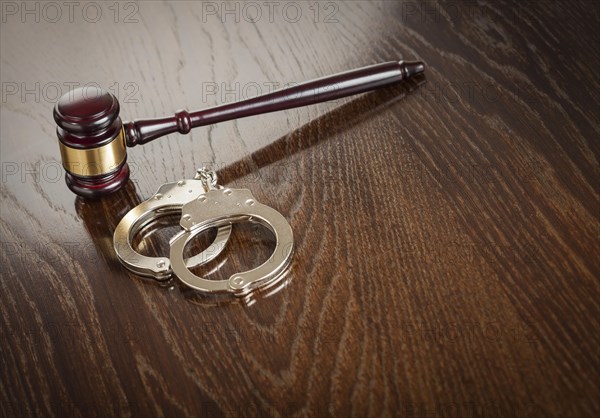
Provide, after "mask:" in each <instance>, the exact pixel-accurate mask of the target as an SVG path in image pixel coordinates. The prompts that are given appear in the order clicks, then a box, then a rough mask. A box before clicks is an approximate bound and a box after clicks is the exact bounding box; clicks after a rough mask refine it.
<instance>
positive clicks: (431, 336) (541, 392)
mask: <svg viewBox="0 0 600 418" xmlns="http://www.w3.org/2000/svg"><path fill="white" fill-rule="evenodd" d="M290 3H293V6H289V4H290ZM36 4H37V6H35V5H36ZM45 4H46V3H38V2H30V3H28V4H27V7H30V9H33V10H35V7H38V8H40V9H39V17H38V19H37V20H39V21H38V22H36V16H35V13H36V12H35V11H34V12H33V13H34V14H33V15H27V14H26V15H22V14H21V12H22V10H20V9H21V8H22V7H25V6H23V4H22V3H21V2H3V3H2V10H3V15H2V18H3V21H2V24H1V25H0V35H1V36H0V39H1V41H0V42H1V44H0V46H1V49H0V54H1V79H2V93H3V95H2V108H1V114H0V116H1V122H0V129H1V131H0V133H1V142H0V144H1V153H2V189H1V199H2V202H1V209H2V214H1V231H2V236H1V238H2V251H1V265H2V279H1V289H0V295H1V296H0V297H1V304H0V324H1V328H0V329H1V334H0V339H1V345H0V350H1V356H0V408H1V411H2V416H11V417H12V416H86V417H87V416H102V417H105V416H143V417H150V416H169V417H175V416H257V417H258V416H260V417H264V416H274V417H279V416H281V417H288V416H339V417H345V416H360V417H362V416H374V417H375V416H414V417H442V416H443V417H447V416H452V417H477V416H483V417H495V416H503V417H504V416H510V417H549V416H551V417H592V416H598V414H600V401H599V394H600V360H599V350H598V347H600V337H599V336H600V326H599V320H600V309H599V303H600V302H599V301H600V298H599V296H600V291H599V290H600V289H599V280H598V279H599V277H600V265H599V263H598V254H599V253H600V245H599V233H600V222H599V218H598V215H599V179H600V173H599V167H598V151H599V142H598V138H599V137H600V135H599V134H600V121H599V107H600V106H599V102H600V99H599V97H598V91H599V88H600V85H599V84H600V82H599V77H598V73H599V71H600V57H599V50H598V45H599V44H600V43H599V40H600V39H599V37H598V35H597V33H598V32H597V31H596V29H597V28H598V27H599V23H600V22H599V15H600V12H599V4H598V2H595V1H578V2H575V1H574V2H552V1H541V2H517V1H514V2H496V1H494V2H489V3H481V4H479V5H477V6H476V5H475V4H474V3H471V2H466V1H465V2H448V3H442V4H438V3H435V2H426V3H416V2H407V3H401V2H395V1H381V2H329V3H319V4H317V7H316V8H317V9H318V10H319V12H320V13H319V14H318V16H316V15H315V6H314V4H313V3H312V2H310V3H309V2H282V3H280V4H279V6H278V7H277V8H276V9H275V10H274V12H273V14H272V15H271V16H269V8H268V7H267V6H265V5H263V3H261V2H257V3H254V4H258V6H259V8H260V9H261V13H262V16H261V18H259V19H257V21H256V22H254V23H251V22H248V21H246V20H250V19H249V18H252V17H254V16H256V11H255V10H251V9H249V8H247V7H246V9H244V3H235V2H232V3H230V4H229V5H230V7H231V9H232V10H234V12H233V13H232V14H231V13H230V14H227V15H225V14H223V11H224V10H223V8H224V7H225V6H224V5H223V4H222V3H221V2H215V3H201V2H184V1H181V2H170V3H160V2H140V3H137V4H134V3H118V4H117V5H116V6H117V7H116V9H117V10H118V11H119V14H118V16H117V15H115V5H114V4H112V3H111V2H109V3H93V4H94V5H96V6H97V8H100V10H101V12H102V16H101V18H100V19H99V20H98V21H97V22H95V23H92V21H93V20H95V19H96V16H97V15H95V14H94V13H93V12H94V10H92V9H91V8H90V7H88V8H86V9H85V12H84V11H83V9H84V6H85V5H84V4H83V3H82V4H79V3H78V4H79V6H77V7H76V8H75V9H74V13H73V16H72V19H70V17H69V13H68V6H65V5H62V3H60V2H59V3H58V4H59V5H62V6H61V7H62V17H60V18H59V19H56V12H55V11H53V10H51V9H50V8H49V7H46V6H45ZM236 4H237V6H235V5H236ZM284 6H286V9H285V10H286V13H287V14H285V13H284V12H283V8H284ZM311 6H312V7H313V8H312V9H311V8H310V7H311ZM44 7H45V8H44ZM91 7H93V6H91ZM110 7H112V9H111V8H110ZM211 7H212V8H215V7H216V8H217V9H221V10H220V12H221V14H220V15H218V14H212V11H213V9H211ZM235 7H237V8H238V10H239V11H240V12H239V15H236V12H235V10H236V9H235ZM15 8H17V9H18V10H17V11H16V12H14V10H15ZM292 8H294V9H292ZM298 9H299V10H301V12H302V16H301V18H300V19H299V21H298V22H295V23H294V22H292V20H294V17H295V14H294V12H295V11H297V10H298ZM244 10H245V11H244ZM54 20H56V21H54ZM70 20H72V21H70ZM115 20H116V22H115ZM236 20H238V22H236ZM396 58H404V59H422V60H424V61H425V62H426V63H427V75H426V82H425V83H424V84H422V85H420V86H417V85H416V84H415V85H404V86H398V87H395V88H390V89H386V90H382V91H378V92H375V93H370V94H366V95H363V96H360V97H355V98H348V99H343V100H339V101H337V102H335V103H325V104H319V105H315V106H311V107H304V108H300V109H293V110H288V111H285V112H280V113H274V114H269V115H264V116H257V117H252V118H248V119H244V120H240V121H237V122H227V123H222V124H219V125H215V126H210V127H206V128H199V129H197V130H195V131H194V132H192V134H191V135H190V136H186V137H183V136H178V135H171V136H169V137H167V138H165V139H161V140H158V141H155V142H153V143H151V144H147V145H144V146H141V147H135V148H134V149H131V150H130V151H129V153H128V158H129V164H130V166H131V168H132V180H131V182H130V183H129V184H128V185H127V187H126V188H125V189H124V190H122V191H120V192H118V193H117V194H114V195H112V196H110V197H109V198H107V199H104V200H102V201H96V202H91V201H84V200H80V199H76V198H75V196H74V195H73V194H71V192H69V190H68V189H67V187H66V186H65V184H64V181H63V174H64V173H63V172H62V171H61V170H60V167H59V163H58V161H60V156H59V152H58V146H57V143H56V141H57V140H56V136H55V125H54V122H53V120H52V107H53V105H54V102H55V101H56V99H57V98H58V97H57V90H58V91H59V92H65V91H67V90H68V89H69V88H70V87H71V86H73V84H74V83H77V84H79V85H82V84H85V83H97V84H99V85H100V86H102V87H104V88H110V89H112V91H113V92H116V95H117V97H118V98H119V100H120V102H121V105H122V115H123V117H124V119H132V118H138V117H158V116H163V115H170V114H172V112H173V111H174V110H176V109H178V108H189V109H198V108H202V107H206V106H212V105H216V104H218V103H223V102H225V101H232V100H235V99H239V98H241V97H247V96H248V95H253V94H256V92H257V91H259V90H260V91H261V92H263V93H264V92H266V91H267V90H268V89H269V88H270V87H271V86H272V85H273V84H272V83H278V85H279V86H282V85H284V84H286V83H293V82H301V81H304V80H308V79H312V78H314V77H318V76H322V75H328V74H333V73H335V72H338V71H343V70H347V69H352V68H357V67H360V66H364V65H369V64H375V63H378V62H385V61H389V60H392V59H396ZM215 87H216V88H218V94H209V93H210V92H211V91H214V88H215ZM257 87H258V89H257ZM225 89H229V93H228V94H222V93H223V92H224V90H225ZM203 164H210V165H211V166H212V167H215V168H217V169H218V174H219V176H220V178H221V183H222V184H227V185H229V186H232V187H247V188H249V189H251V190H252V192H253V193H254V195H255V196H256V197H257V199H258V200H259V201H261V202H263V203H266V204H268V205H270V206H272V207H274V208H276V209H277V210H279V211H280V212H281V213H282V214H283V215H284V216H285V217H286V218H287V219H288V220H289V222H290V224H291V226H292V228H293V230H294V233H295V240H296V242H295V243H296V248H297V251H296V254H295V256H294V261H293V264H292V266H291V269H290V272H289V275H288V276H289V280H288V282H287V283H286V286H285V287H283V288H282V289H280V290H279V291H278V292H276V293H275V294H273V295H258V296H257V297H256V298H255V299H254V300H253V301H252V302H253V303H251V304H243V303H220V304H212V303H210V302H211V301H207V300H206V299H205V298H201V297H199V296H198V295H196V294H193V293H190V292H188V291H185V290H184V289H183V288H182V286H180V285H179V284H178V282H177V281H172V282H170V283H167V284H166V285H156V284H155V283H153V282H152V281H149V280H144V279H141V278H138V277H136V276H135V275H133V274H129V273H127V272H126V270H124V269H123V268H122V267H121V266H120V264H119V263H118V261H117V260H116V258H115V255H114V252H113V250H112V242H111V240H112V232H113V230H114V228H115V226H116V224H117V223H118V221H119V220H120V218H121V217H122V216H123V214H124V213H126V211H127V210H129V209H130V208H131V207H133V206H134V205H136V204H137V203H139V202H140V201H141V200H143V199H145V198H147V197H148V196H150V195H151V194H152V193H154V191H155V190H156V189H157V188H158V186H159V185H161V184H162V183H165V182H172V181H176V180H179V179H182V178H190V177H191V176H193V173H194V171H195V168H196V167H198V166H201V165H203ZM172 221H173V220H172ZM176 231H177V227H175V226H168V224H164V225H163V227H162V228H160V225H158V226H156V227H155V228H154V229H153V230H150V231H148V232H147V235H146V236H145V237H142V238H140V239H139V240H138V241H139V242H138V246H139V248H141V249H142V250H143V251H144V252H145V253H147V254H156V255H157V254H159V253H162V254H165V252H166V250H167V248H168V244H167V240H168V238H169V236H170V235H171V234H173V233H175V232H176ZM272 245H273V242H272V239H271V238H270V236H269V234H267V233H265V232H264V231H263V230H261V229H260V228H255V227H251V226H245V227H241V228H238V229H237V230H236V233H235V237H234V239H233V242H232V243H231V245H230V246H229V247H228V251H227V253H226V255H225V257H224V258H222V259H221V262H223V261H224V265H223V267H222V269H221V270H220V271H219V272H218V273H217V275H221V274H222V275H227V274H230V273H232V272H234V271H236V269H240V268H248V267H252V266H255V265H257V264H258V263H260V262H261V260H262V259H264V258H265V257H267V256H268V252H269V249H270V248H272ZM267 296H268V297H267Z"/></svg>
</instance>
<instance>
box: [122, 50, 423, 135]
mask: <svg viewBox="0 0 600 418" xmlns="http://www.w3.org/2000/svg"><path fill="white" fill-rule="evenodd" d="M423 71H424V65H423V63H421V62H404V61H391V62H386V63H383V64H377V65H372V66H369V67H363V68H359V69H357V70H351V71H346V72H343V73H340V74H335V75H332V76H328V77H323V78H319V79H316V80H312V81H307V82H305V83H301V84H298V85H296V86H293V87H289V88H286V89H282V90H277V91H274V92H272V93H268V94H264V95H262V96H257V97H253V98H251V99H247V100H243V101H240V102H234V103H228V104H224V105H221V106H217V107H213V108H210V109H204V110H199V111H197V112H192V113H188V112H187V111H185V110H179V111H177V112H176V113H175V115H174V116H170V117H165V118H157V119H146V120H134V121H133V122H127V123H125V124H124V129H125V138H126V143H127V146H129V147H133V146H135V145H138V144H145V143H146V142H150V141H152V140H153V139H156V138H159V137H161V136H165V135H168V134H171V133H175V132H179V133H182V134H187V133H188V132H190V130H191V129H192V128H196V127H198V126H205V125H211V124H214V123H218V122H224V121H226V120H232V119H238V118H245V117H247V116H253V115H258V114H262V113H269V112H275V111H278V110H285V109H291V108H294V107H301V106H306V105H311V104H315V103H321V102H326V101H328V100H335V99H340V98H342V97H346V96H351V95H353V94H359V93H364V92H367V91H370V90H374V89H377V88H380V87H384V86H387V85H389V84H393V83H397V82H399V81H401V80H405V79H406V78H408V77H411V76H413V75H416V74H419V73H422V72H423Z"/></svg>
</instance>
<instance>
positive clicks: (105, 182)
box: [54, 61, 425, 198]
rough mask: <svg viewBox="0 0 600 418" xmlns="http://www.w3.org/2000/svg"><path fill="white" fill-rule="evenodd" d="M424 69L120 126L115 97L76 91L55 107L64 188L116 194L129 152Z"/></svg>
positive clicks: (347, 75) (375, 71) (318, 83)
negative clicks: (163, 139)
mask: <svg viewBox="0 0 600 418" xmlns="http://www.w3.org/2000/svg"><path fill="white" fill-rule="evenodd" d="M424 70H425V66H424V64H423V63H422V62H419V61H415V62H404V61H391V62H386V63H383V64H377V65H372V66H369V67H364V68H359V69H356V70H352V71H346V72H343V73H340V74H336V75H332V76H329V77H323V78H319V79H316V80H312V81H307V82H305V83H301V84H298V85H296V86H293V87H289V88H285V89H281V90H277V91H274V92H271V93H268V94H264V95H261V96H257V97H253V98H250V99H246V100H242V101H239V102H233V103H227V104H224V105H220V106H217V107H213V108H209V109H204V110H200V111H197V112H191V113H190V112H187V111H185V110H178V111H177V112H175V114H174V115H173V116H170V117H164V118H156V119H146V120H134V121H132V122H125V123H123V122H121V118H120V117H119V102H118V101H117V98H116V97H115V96H114V95H113V94H111V93H109V92H107V91H104V90H102V89H100V88H98V87H94V86H87V87H82V88H77V89H75V90H72V91H70V92H68V93H66V94H64V95H63V96H62V97H61V98H60V99H59V100H58V102H57V103H56V106H55V107H54V120H55V121H56V123H57V125H58V127H57V129H56V133H57V135H58V141H59V146H60V153H61V157H62V163H63V167H64V169H65V180H66V183H67V186H68V187H69V188H70V189H71V190H72V191H73V192H74V193H76V194H78V195H80V196H83V197H85V198H99V197H102V196H104V195H106V194H109V193H112V192H115V191H117V190H119V189H120V188H121V187H123V185H124V184H125V183H126V182H127V180H128V179H129V166H128V165H127V147H134V146H136V145H139V144H145V143H147V142H150V141H152V140H154V139H157V138H160V137H162V136H165V135H168V134H171V133H175V132H179V133H181V134H187V133H189V132H190V130H191V129H192V128H196V127H198V126H206V125H212V124H215V123H218V122H224V121H227V120H232V119H237V118H244V117H247V116H253V115H258V114H262V113H269V112H274V111H278V110H285V109H291V108H295V107H301V106H306V105H311V104H315V103H321V102H325V101H329V100H335V99H339V98H342V97H347V96H351V95H354V94H360V93H364V92H367V91H370V90H374V89H377V88H380V87H384V86H387V85H390V84H393V83H397V82H399V81H402V80H406V79H407V78H409V77H412V76H414V75H416V74H420V73H422V72H423V71H424Z"/></svg>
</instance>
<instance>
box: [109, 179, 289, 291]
mask: <svg viewBox="0 0 600 418" xmlns="http://www.w3.org/2000/svg"><path fill="white" fill-rule="evenodd" d="M178 213H181V218H180V225H181V227H182V231H180V232H179V233H177V234H176V235H175V236H174V237H173V238H171V240H170V252H169V257H168V258H166V257H149V256H145V255H142V254H140V253H139V252H137V251H136V250H135V249H134V248H133V245H132V242H133V239H134V237H135V236H136V235H137V234H138V233H139V232H140V231H141V230H142V229H144V228H145V227H146V226H148V225H149V224H151V223H153V222H154V221H156V220H157V219H158V218H161V217H164V216H168V215H175V214H178ZM240 222H256V223H259V224H262V225H263V226H265V227H267V228H268V229H269V230H270V231H271V232H272V233H273V234H274V235H275V240H276V244H275V249H274V251H273V254H272V255H271V256H270V257H269V259H268V260H267V261H266V262H264V263H263V264H261V265H260V266H258V267H256V268H254V269H252V270H248V271H244V272H241V273H235V274H233V275H231V277H229V278H228V279H225V280H208V279H205V278H203V277H200V276H197V275H195V274H194V273H192V272H191V271H190V268H194V267H197V266H201V265H203V264H206V263H208V262H209V261H211V260H213V259H215V258H216V257H217V256H218V255H219V254H220V253H221V252H222V251H223V249H224V248H225V246H226V244H227V241H228V240H229V237H230V235H231V229H232V225H233V224H235V223H240ZM215 227H216V228H218V229H217V235H216V237H215V239H214V241H213V243H212V244H211V245H210V246H209V247H208V248H207V249H205V250H204V251H202V252H200V253H199V254H196V255H194V256H192V257H190V258H187V259H185V258H184V256H183V254H184V249H185V247H186V245H187V244H188V243H189V242H190V241H191V240H192V239H193V238H194V237H196V236H197V235H198V234H200V233H202V232H205V231H207V230H208V229H210V228H215ZM113 243H114V249H115V252H116V254H117V257H118V259H119V261H120V262H121V264H123V266H125V267H126V268H127V269H128V270H130V271H131V272H133V273H135V274H138V275H140V276H145V277H151V278H154V279H156V280H160V281H162V280H167V279H169V278H170V277H171V276H172V275H173V274H175V275H176V276H177V277H178V278H179V279H180V280H181V282H183V283H184V284H185V285H187V286H188V287H190V288H192V289H195V290H197V291H199V292H202V293H207V294H213V293H229V294H233V295H235V296H245V295H247V294H249V293H250V292H252V291H254V290H258V289H262V288H268V287H270V286H272V285H273V284H275V283H277V282H278V281H279V279H281V278H282V277H283V275H284V274H285V272H286V269H287V267H288V265H289V264H290V262H291V258H292V254H293V250H294V243H293V234H292V228H291V227H290V225H289V223H288V222H287V220H286V219H285V217H283V215H281V214H280V213H279V212H277V211H276V210H275V209H273V208H271V207H269V206H266V205H263V204H261V203H259V202H258V201H257V200H256V199H255V198H254V196H252V193H251V192H250V190H248V189H230V188H225V187H223V186H220V185H218V184H217V175H216V173H215V172H214V171H210V170H207V169H205V168H201V169H198V170H197V173H196V175H195V177H194V178H193V179H189V180H180V181H178V182H176V183H166V184H163V185H162V186H161V187H160V188H159V189H158V191H157V192H156V193H155V194H154V195H153V196H151V197H150V198H149V199H148V200H146V201H144V202H142V203H140V204H139V205H138V206H136V207H135V208H133V209H131V210H130V211H129V212H128V213H127V214H126V215H125V216H124V217H123V219H121V221H120V222H119V225H117V228H116V229H115V233H114V236H113Z"/></svg>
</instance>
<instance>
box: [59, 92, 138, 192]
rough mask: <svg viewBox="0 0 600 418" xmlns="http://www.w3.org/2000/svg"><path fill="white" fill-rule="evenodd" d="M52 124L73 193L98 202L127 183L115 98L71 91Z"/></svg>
mask: <svg viewBox="0 0 600 418" xmlns="http://www.w3.org/2000/svg"><path fill="white" fill-rule="evenodd" d="M54 120H55V121H56V123H57V125H58V127H57V129H56V133H57V135H58V140H59V147H60V154H61V157H62V162H63V167H64V168H65V171H66V173H65V179H66V182H67V185H68V186H69V188H70V189H71V190H72V191H73V192H75V193H76V194H78V195H80V196H83V197H88V198H97V197H101V196H103V195H105V194H108V193H111V192H114V191H116V190H118V189H119V188H121V187H122V186H123V185H124V184H125V183H126V182H127V179H128V178H129V167H128V165H127V147H126V145H125V135H124V132H123V123H122V122H121V118H120V117H119V102H118V101H117V98H116V97H115V96H113V95H112V94H111V93H109V92H106V91H104V90H101V89H99V88H97V87H93V86H88V87H83V88H78V89H75V90H72V91H70V92H68V93H66V94H65V95H63V96H62V97H61V98H60V99H59V101H58V102H57V103H56V106H55V107H54Z"/></svg>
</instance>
